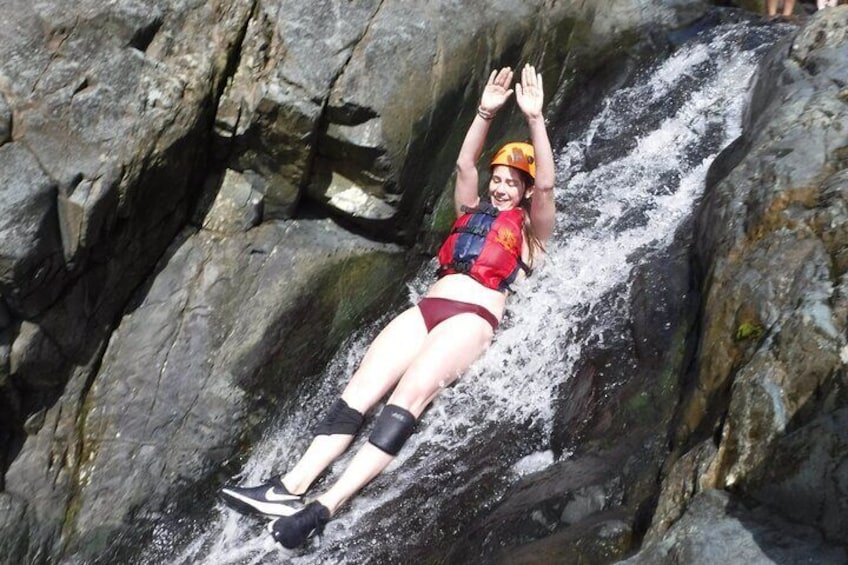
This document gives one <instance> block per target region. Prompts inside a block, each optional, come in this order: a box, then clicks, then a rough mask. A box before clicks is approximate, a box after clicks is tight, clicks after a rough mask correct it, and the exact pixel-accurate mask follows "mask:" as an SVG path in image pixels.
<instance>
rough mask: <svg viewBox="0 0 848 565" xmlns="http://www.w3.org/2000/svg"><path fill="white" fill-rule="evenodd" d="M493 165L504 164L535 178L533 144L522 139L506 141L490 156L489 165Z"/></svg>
mask: <svg viewBox="0 0 848 565" xmlns="http://www.w3.org/2000/svg"><path fill="white" fill-rule="evenodd" d="M495 165H506V166H507V167H513V168H515V169H518V170H519V171H524V172H525V173H527V174H528V175H530V178H532V179H533V180H536V152H535V151H533V146H532V145H530V144H529V143H525V142H523V141H513V142H512V143H507V144H506V145H504V146H503V147H501V148H500V149H498V152H497V153H495V156H494V157H492V162H491V163H490V164H489V166H490V167H494V166H495Z"/></svg>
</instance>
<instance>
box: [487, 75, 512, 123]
mask: <svg viewBox="0 0 848 565" xmlns="http://www.w3.org/2000/svg"><path fill="white" fill-rule="evenodd" d="M511 85H512V69H510V68H509V67H504V68H502V69H500V70H495V71H492V74H491V75H489V81H488V82H487V83H486V87H485V88H483V96H482V98H481V99H480V110H481V111H482V112H483V113H484V114H488V115H494V114H495V112H497V111H498V110H500V108H501V106H503V105H504V103H505V102H506V101H507V99H508V98H509V97H510V96H512V88H510V86H511Z"/></svg>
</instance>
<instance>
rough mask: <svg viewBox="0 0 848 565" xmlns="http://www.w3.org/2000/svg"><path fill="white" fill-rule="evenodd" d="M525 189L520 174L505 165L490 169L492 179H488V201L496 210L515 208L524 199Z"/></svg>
mask: <svg viewBox="0 0 848 565" xmlns="http://www.w3.org/2000/svg"><path fill="white" fill-rule="evenodd" d="M526 189H527V187H526V186H524V179H523V178H522V176H521V173H520V172H519V171H518V170H517V169H514V168H512V167H507V166H506V165H495V166H494V167H492V178H490V179H489V200H490V201H491V202H492V205H493V206H494V207H495V208H497V209H498V210H511V209H513V208H517V207H518V206H519V205H520V204H521V201H522V200H523V199H524V193H525V191H526Z"/></svg>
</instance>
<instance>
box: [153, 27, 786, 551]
mask: <svg viewBox="0 0 848 565" xmlns="http://www.w3.org/2000/svg"><path fill="white" fill-rule="evenodd" d="M748 33H751V30H750V28H748V27H747V26H745V25H744V24H743V25H733V26H726V27H721V28H717V29H714V30H712V31H711V32H710V36H711V37H710V38H709V39H700V40H694V41H692V42H690V44H689V45H685V46H683V47H681V48H680V49H679V50H678V51H677V52H676V53H675V54H673V55H672V56H671V57H670V58H669V59H668V60H666V61H664V62H662V63H660V64H658V65H657V66H656V67H655V68H654V69H652V70H650V72H647V73H646V74H645V75H644V77H643V79H642V80H641V81H638V82H639V83H638V84H637V85H636V86H633V87H631V88H627V89H623V90H620V91H618V92H616V93H614V94H613V95H611V96H610V97H609V98H608V99H607V100H606V101H604V104H603V105H602V109H601V111H600V112H599V113H598V115H597V116H596V117H595V118H594V119H593V120H592V121H591V123H590V124H589V126H588V127H587V128H586V131H585V132H584V134H583V135H582V136H581V137H580V138H578V139H574V140H571V141H569V142H568V143H567V144H565V146H564V147H563V148H562V150H561V151H560V152H559V154H558V155H557V173H558V175H557V178H558V186H557V208H558V228H557V229H558V232H557V234H556V236H555V239H554V241H552V242H551V243H550V244H549V246H548V256H547V258H546V260H545V262H544V264H543V265H542V266H541V267H540V268H538V269H537V271H536V274H535V275H534V276H533V277H532V278H530V279H529V280H527V281H526V282H524V283H522V284H521V286H520V287H519V289H518V292H517V293H516V294H515V295H514V296H512V297H511V298H510V308H509V313H508V317H507V318H506V319H505V321H504V324H503V326H502V328H501V330H499V332H498V334H497V336H496V339H495V341H494V343H493V344H492V347H491V348H490V349H489V350H488V352H487V353H486V354H485V355H484V356H483V358H481V359H480V360H479V361H478V362H477V363H475V364H474V365H473V366H472V368H471V369H470V370H469V371H468V373H467V374H465V375H464V376H463V377H462V378H461V379H460V380H459V381H458V382H457V383H456V384H455V386H453V387H451V388H449V389H447V390H445V391H444V393H443V394H442V395H441V396H440V397H439V398H438V399H437V400H436V401H435V403H434V405H433V407H432V408H431V409H430V410H429V411H428V412H426V413H425V416H424V418H422V421H421V423H420V424H419V427H418V432H417V433H416V434H415V435H414V436H413V437H412V438H411V439H410V441H409V442H408V443H407V445H406V446H405V447H404V449H403V451H402V452H401V453H400V455H399V456H398V457H397V459H396V461H395V462H393V464H392V465H391V466H390V467H389V468H388V469H387V470H386V472H385V473H384V477H383V478H381V479H380V481H379V488H374V487H369V488H366V489H365V491H364V492H363V493H362V494H361V495H360V496H358V497H357V498H355V499H354V500H353V501H352V502H351V503H350V504H349V505H348V506H347V507H345V508H344V509H343V510H342V512H341V513H340V514H339V516H338V517H337V519H334V520H333V521H332V522H331V523H330V524H329V525H328V527H327V529H326V531H325V535H324V536H323V539H322V540H321V542H320V544H318V543H317V542H316V543H314V544H313V545H312V546H310V548H309V549H308V551H298V552H293V553H287V552H283V551H282V550H280V549H278V548H276V547H275V546H274V544H273V543H272V542H271V539H270V536H269V535H268V534H267V533H266V532H264V530H262V529H261V528H260V527H258V522H257V520H256V519H254V518H245V517H241V516H239V515H237V514H236V513H234V512H232V511H229V510H226V509H225V508H223V507H221V506H218V507H216V509H215V512H214V513H213V515H211V516H210V517H209V520H208V522H206V523H205V524H200V525H198V524H195V525H194V526H193V527H194V528H195V534H194V542H193V543H192V544H191V545H190V546H188V547H182V548H179V549H172V550H169V548H168V547H167V545H168V542H167V541H166V540H167V539H168V538H169V532H168V531H167V530H166V529H163V531H162V532H158V533H157V536H156V539H155V543H154V545H157V544H158V547H154V550H153V551H152V553H155V554H156V555H157V560H158V561H170V562H172V563H210V564H225V563H269V562H279V561H281V560H289V562H292V563H304V564H305V563H342V562H350V563H360V562H366V561H368V557H369V556H370V555H372V552H374V551H375V550H376V548H379V547H380V546H381V544H401V545H403V544H409V546H410V547H412V546H415V544H416V543H418V542H420V540H418V539H417V535H418V532H417V531H415V529H414V528H412V529H410V530H407V529H406V528H407V524H405V523H397V524H394V525H393V524H392V522H391V515H392V509H393V508H395V507H397V508H400V507H401V506H403V505H404V504H409V503H410V499H413V500H412V504H413V505H414V511H413V512H414V514H413V515H417V516H422V517H423V518H422V520H423V521H424V522H426V521H427V520H430V519H432V520H437V519H438V517H439V508H440V506H441V504H442V503H444V501H446V500H448V497H454V496H458V495H460V494H462V493H463V492H472V490H469V489H475V488H476V486H475V485H476V481H478V476H479V475H484V474H485V475H486V476H488V477H492V476H494V477H498V480H499V481H500V482H501V484H503V486H504V488H506V487H507V486H508V485H509V484H510V482H514V481H515V480H517V479H518V477H519V476H520V475H524V474H527V473H531V472H534V471H538V470H540V469H543V468H545V467H546V466H549V465H550V464H552V463H553V462H554V457H553V453H552V452H551V451H550V450H549V449H548V448H547V447H546V445H545V443H546V442H547V437H548V436H549V434H550V432H551V427H552V421H553V415H554V402H555V398H556V394H557V390H558V388H559V387H560V386H561V385H562V383H563V382H564V381H566V380H567V379H568V378H569V377H570V375H571V372H572V369H573V367H574V366H575V363H576V362H577V361H578V359H579V357H580V354H581V351H582V348H583V346H584V344H586V343H589V342H590V341H591V340H595V342H597V340H600V339H602V333H603V330H604V329H605V328H606V327H607V326H606V325H605V323H604V319H597V320H591V322H592V323H591V324H587V323H586V322H587V320H586V316H587V312H589V311H590V310H591V308H592V306H593V305H595V304H597V303H598V301H599V300H601V299H602V298H603V297H605V296H607V297H608V296H609V295H610V293H611V291H612V290H613V289H616V288H619V287H622V285H624V286H623V287H622V288H624V289H626V285H627V283H628V280H629V277H630V274H631V272H632V271H633V269H634V267H635V266H636V265H638V263H639V261H640V260H641V258H642V257H644V255H645V254H646V253H648V252H651V251H654V250H661V249H663V248H665V247H666V246H668V245H669V243H670V242H671V239H672V237H673V235H674V232H675V230H676V229H677V228H678V227H679V226H680V225H681V223H682V222H683V221H684V220H685V219H686V218H687V217H688V216H689V215H691V213H692V208H693V205H694V203H695V201H696V199H697V198H698V197H699V195H700V194H701V192H702V190H703V186H704V179H705V176H706V171H707V169H708V167H709V164H710V163H711V162H712V160H713V159H714V158H715V155H716V154H717V153H718V152H719V151H720V150H721V148H723V147H724V146H726V145H727V144H728V143H729V142H730V141H732V140H733V139H734V138H735V137H737V136H738V135H739V134H740V133H741V132H740V121H741V115H742V112H743V109H744V105H745V103H746V102H747V87H748V82H749V78H750V76H751V74H752V73H753V71H754V68H755V63H756V59H757V58H758V57H759V55H761V54H762V53H761V52H762V50H763V48H762V47H761V48H759V49H757V50H756V51H751V50H748V51H746V50H744V49H746V48H747V49H751V48H752V47H750V46H748V47H743V45H747V44H750V43H752V42H751V41H743V40H742V37H744V36H745V34H748ZM773 40H774V38H772V39H771V41H773ZM761 41H765V39H761ZM658 113H659V114H658ZM656 115H660V116H662V118H661V119H650V118H651V116H656ZM640 122H644V123H647V124H652V125H650V128H649V129H648V130H647V131H638V128H635V130H634V124H637V123H640ZM620 136H627V139H626V140H623V143H622V140H618V141H619V142H620V143H619V144H623V145H625V146H627V147H628V150H627V151H625V152H624V153H626V154H624V155H621V156H615V157H611V158H609V159H596V161H599V162H597V163H593V164H589V162H590V161H592V159H587V156H589V155H591V153H592V151H591V150H592V148H593V147H594V145H593V144H595V143H600V142H601V140H604V142H610V141H612V142H615V141H616V138H617V137H620ZM553 141H554V145H556V146H562V140H553ZM433 272H434V263H431V264H430V265H428V266H427V267H426V268H425V269H422V272H421V274H420V275H419V277H417V278H416V280H414V281H413V282H412V283H411V284H410V301H411V302H412V301H413V300H414V299H415V298H416V297H417V296H418V295H419V294H420V293H421V292H422V291H423V289H425V288H426V287H427V285H428V284H429V283H430V282H432V280H433V279H432V277H433ZM621 296H622V297H625V296H626V292H622V293H621ZM618 302H619V304H617V305H616V306H617V310H616V311H615V312H611V313H610V315H611V316H622V315H626V312H625V311H624V309H625V308H626V300H623V299H622V300H619V301H618ZM389 316H390V314H387V316H386V317H385V318H384V320H382V323H380V324H378V325H377V326H375V327H372V328H367V329H365V330H363V331H362V332H360V335H357V336H354V337H353V338H351V339H350V340H349V342H348V343H347V344H346V345H345V346H344V347H342V348H341V350H340V352H339V354H338V355H337V356H336V358H335V359H334V360H333V362H332V363H331V364H330V367H329V368H328V369H327V371H326V372H325V373H324V377H323V380H322V381H321V382H320V384H319V385H318V386H317V387H316V389H317V390H307V391H304V393H303V396H302V397H301V398H300V399H299V402H298V404H299V406H302V408H301V409H297V410H292V411H291V414H287V415H286V416H285V417H284V418H282V421H281V422H280V424H279V425H278V427H276V428H275V429H273V430H271V431H270V432H269V433H268V434H267V437H266V438H265V439H264V440H263V441H262V442H261V443H260V444H259V445H258V446H256V448H255V450H254V452H253V455H252V457H251V459H250V461H249V462H248V463H247V465H246V466H245V468H244V471H243V474H242V476H241V477H240V478H239V480H240V482H242V483H243V484H256V483H258V482H259V481H261V480H263V479H264V478H266V477H267V476H269V475H270V474H272V473H274V472H280V471H284V470H285V469H286V468H288V467H289V466H291V465H292V464H293V462H294V461H295V460H296V457H297V456H298V455H299V454H300V453H301V452H302V451H303V450H304V449H305V447H306V445H307V442H308V441H309V439H310V437H309V432H308V430H309V429H311V427H312V426H313V424H314V422H315V421H316V420H317V419H319V418H320V417H321V416H322V415H323V413H324V411H325V410H324V409H325V408H326V407H327V406H328V405H329V404H330V403H331V402H332V401H333V399H335V398H336V397H337V396H338V394H339V393H340V391H341V389H342V387H343V386H344V383H345V382H346V380H347V379H348V378H349V376H350V374H351V373H352V372H353V370H354V368H355V367H356V364H357V363H358V361H359V360H360V359H361V357H362V355H363V353H364V351H365V348H366V347H367V344H368V343H369V342H370V340H371V339H372V338H373V336H374V335H375V333H376V331H378V327H379V326H382V325H383V324H384V323H385V322H386V320H387V319H388V318H389ZM578 327H582V328H586V327H590V328H592V329H590V330H588V331H584V333H582V334H579V335H578V333H577V331H576V329H577V328H578ZM504 426H506V427H509V428H511V429H513V430H519V432H520V431H521V430H524V429H526V430H533V432H532V433H530V432H529V431H528V435H532V436H533V437H532V439H531V440H528V445H527V446H526V448H525V449H521V447H520V446H518V447H516V446H512V448H510V449H505V448H503V446H502V445H501V444H500V443H499V442H498V441H497V438H489V437H486V436H485V434H488V433H490V432H491V430H493V429H502V427H504ZM363 435H364V434H363ZM363 441H364V437H360V439H359V440H358V442H357V443H356V444H355V446H354V448H353V449H351V450H349V451H348V453H347V454H346V455H345V456H344V457H343V458H342V459H341V460H340V461H339V462H338V463H337V464H336V465H335V467H334V468H333V470H332V471H331V474H330V476H329V480H332V479H333V478H334V477H335V476H337V475H338V473H339V471H340V469H343V468H344V465H345V463H346V462H347V461H348V460H349V458H350V456H351V455H352V453H353V452H355V450H356V447H357V446H358V445H361V443H362V442H363ZM480 445H484V446H486V448H485V449H486V450H487V451H490V452H491V453H488V454H487V455H489V456H491V457H490V458H488V459H486V461H485V463H475V458H478V459H479V457H478V455H479V454H478V451H479V450H480V447H479V446H480ZM501 449H503V451H502V453H503V454H504V455H503V456H500V455H499V453H501V452H500V451H499V450H501ZM516 453H518V455H515V454H516ZM446 468H447V469H449V472H447V471H446V470H445V469H446ZM484 471H485V472H484ZM446 474H447V475H449V477H446V476H445V475H446ZM422 484H424V485H428V484H431V485H432V486H431V487H430V488H429V490H427V491H426V492H427V494H426V495H422V494H421V488H422V486H421V485H422ZM425 488H426V486H425ZM473 492H482V493H488V494H487V496H490V497H492V498H493V499H492V500H488V501H487V500H482V501H480V504H481V505H486V504H489V505H491V503H494V502H496V498H497V493H494V492H492V491H491V489H489V490H487V489H485V488H481V489H480V490H479V491H478V490H474V491H473ZM501 492H502V490H501ZM374 516H379V518H375V517H374ZM387 516H389V517H388V518H387ZM398 520H400V519H398ZM373 522H380V523H379V524H378V525H375V524H374V523H373ZM371 532H384V533H385V532H389V533H387V534H386V536H387V537H381V536H378V535H376V534H373V533H371ZM164 555H167V557H165V558H164V559H163V558H162V557H163V556H164Z"/></svg>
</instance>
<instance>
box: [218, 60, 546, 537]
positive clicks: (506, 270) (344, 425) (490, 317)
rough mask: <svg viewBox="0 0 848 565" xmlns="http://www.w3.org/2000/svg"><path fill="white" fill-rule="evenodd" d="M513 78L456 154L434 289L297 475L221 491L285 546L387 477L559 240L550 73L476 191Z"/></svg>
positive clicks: (500, 79) (486, 100) (392, 331)
mask: <svg viewBox="0 0 848 565" xmlns="http://www.w3.org/2000/svg"><path fill="white" fill-rule="evenodd" d="M512 79H513V71H512V69H510V68H509V67H505V68H502V69H500V70H497V71H492V74H491V75H490V76H489V80H488V82H487V83H486V86H485V88H484V90H483V95H482V98H481V100H480V105H479V107H478V108H477V115H476V116H475V118H474V121H473V122H472V123H471V126H470V127H469V129H468V133H467V134H466V135H465V140H464V141H463V143H462V147H461V149H460V151H459V157H458V158H457V162H456V187H455V189H454V204H455V207H456V213H457V216H458V219H457V220H456V222H455V223H454V226H453V229H452V230H451V232H450V235H449V236H448V238H447V240H445V242H444V244H442V247H441V249H440V250H439V264H440V268H439V271H438V279H437V280H436V282H435V283H434V284H433V285H432V286H431V287H430V289H429V291H428V292H427V293H426V296H425V297H424V298H422V299H421V301H420V302H419V303H418V304H417V305H416V306H413V307H411V308H409V309H408V310H406V311H404V312H403V313H401V314H400V315H399V316H397V317H396V318H395V319H394V320H392V321H391V322H390V323H389V324H388V325H387V326H386V327H385V329H383V330H382V332H380V334H379V335H378V336H377V337H376V339H375V340H374V342H373V343H372V344H371V346H370V347H369V349H368V351H367V352H366V354H365V357H364V358H363V360H362V363H361V364H360V366H359V368H358V369H357V370H356V372H355V373H354V375H353V377H352V378H351V380H350V382H349V383H348V384H347V386H346V387H345V389H344V391H343V392H342V395H341V398H339V399H337V400H336V401H335V403H334V404H333V405H332V406H331V407H330V409H329V411H328V413H327V415H326V416H325V418H324V420H323V421H321V422H320V423H319V424H318V426H317V427H316V428H315V430H314V433H315V437H314V439H313V440H312V443H311V444H310V445H309V447H308V449H307V450H306V452H305V453H304V454H303V456H302V457H301V458H300V460H299V461H298V462H297V464H296V465H295V466H294V467H293V468H292V469H291V470H289V471H288V473H286V474H285V475H284V476H282V477H279V476H277V477H274V478H272V479H270V480H269V481H268V482H267V483H265V484H262V485H260V486H256V487H248V488H245V487H235V486H227V487H225V488H223V489H222V490H221V497H222V499H223V500H224V502H226V503H227V504H228V505H229V506H231V507H233V508H235V509H236V510H239V511H242V512H259V513H262V514H266V515H270V516H278V518H277V519H276V520H274V521H273V522H272V523H271V524H270V525H269V530H270V531H271V533H272V535H273V536H274V539H275V540H276V541H277V542H279V543H280V544H282V545H283V546H284V547H286V548H289V549H291V548H295V547H297V546H299V545H301V544H303V543H304V542H305V541H306V540H307V539H308V538H309V537H310V536H312V535H313V534H315V533H320V532H321V531H322V530H323V528H324V525H325V524H326V523H327V522H328V521H329V520H330V517H331V516H332V515H333V514H335V513H336V512H337V511H338V509H339V508H340V507H341V506H342V504H344V503H345V502H346V501H347V500H348V499H349V498H350V497H351V496H353V495H354V494H355V493H356V492H358V491H359V490H360V489H361V488H362V487H364V486H365V485H366V484H367V483H368V482H369V481H371V480H372V479H373V478H374V477H376V476H377V475H378V474H379V473H380V472H381V471H382V470H383V469H385V467H386V466H387V465H388V464H389V463H390V462H391V461H392V459H393V458H394V457H395V456H396V455H397V454H398V452H399V451H400V449H401V447H402V446H403V445H404V443H405V442H406V440H407V439H408V438H409V436H410V435H411V434H412V432H413V430H414V428H415V423H416V420H417V418H418V417H419V416H420V415H421V413H422V412H423V411H424V409H425V408H426V407H427V406H428V405H429V404H430V402H431V401H432V400H433V399H434V398H435V397H436V395H438V394H439V392H440V391H441V390H442V389H443V388H445V387H446V386H448V385H449V384H451V383H452V382H453V381H454V380H455V379H456V378H457V377H458V376H459V375H460V374H461V373H462V372H463V371H465V370H466V369H467V368H468V366H469V365H471V363H472V362H474V361H475V360H476V359H477V358H478V357H479V356H480V355H482V353H483V352H484V351H485V350H486V348H487V347H488V346H489V344H490V343H491V341H492V336H493V335H494V333H495V330H497V328H498V324H499V323H500V320H501V318H502V317H503V313H504V309H505V307H506V297H507V292H508V291H509V286H510V284H511V283H512V282H514V281H515V280H516V279H517V278H519V277H522V276H524V275H525V274H529V272H530V266H532V264H533V259H534V257H537V256H538V255H539V254H540V253H541V251H542V250H543V247H542V246H543V243H544V242H546V241H547V240H548V239H549V238H550V237H551V234H552V233H553V229H554V160H553V153H552V151H551V144H550V140H549V139H548V133H547V130H546V129H545V121H544V118H543V116H542V104H543V100H544V92H543V88H542V76H541V75H540V74H539V73H537V72H536V69H535V68H534V67H533V66H531V65H525V66H524V68H523V69H522V71H521V82H520V83H518V84H517V85H516V86H515V98H516V102H517V103H518V107H519V108H520V109H521V112H522V113H523V114H524V116H525V118H526V119H527V126H528V127H529V129H530V141H531V142H532V144H531V143H523V142H514V143H508V144H506V145H505V146H503V147H502V148H501V149H500V150H498V152H497V153H496V154H495V156H494V158H493V159H492V162H491V164H490V170H491V178H490V179H489V184H488V201H487V202H481V200H480V195H479V193H478V172H477V168H476V164H477V160H478V159H479V158H480V155H481V153H482V151H483V144H484V143H485V141H486V136H487V134H488V132H489V124H490V122H491V120H492V119H493V118H494V117H495V114H496V113H497V112H498V110H500V109H501V107H503V105H504V104H505V103H506V102H507V100H508V99H509V97H510V96H511V95H512V94H513V90H512V88H511V86H512ZM392 387H394V391H393V392H392V394H391V396H390V397H389V400H388V402H387V404H386V406H385V408H384V409H383V411H382V412H381V413H380V415H379V416H378V417H377V419H376V420H375V423H374V428H373V431H372V432H371V435H370V436H369V438H368V442H367V443H365V444H364V445H363V446H362V448H361V450H360V451H359V452H358V453H357V454H356V456H355V457H354V458H353V459H352V460H351V462H350V465H349V466H348V467H347V468H346V469H345V471H344V472H343V473H342V475H341V477H340V478H339V479H338V481H336V482H335V483H334V484H333V485H332V486H331V487H330V488H329V490H327V491H326V492H324V493H322V494H320V495H318V496H317V497H315V498H314V499H312V501H311V502H309V503H308V504H306V505H305V506H304V504H303V502H302V498H303V496H304V494H305V493H306V491H307V490H308V489H309V486H310V485H311V484H312V483H313V481H314V480H315V479H316V478H317V477H318V476H319V475H320V474H321V473H322V472H323V471H324V470H325V469H326V468H327V467H328V466H329V465H330V463H332V462H333V460H335V459H336V458H337V457H339V456H340V455H341V454H342V453H343V452H344V451H345V450H346V449H347V447H348V446H349V445H350V444H351V442H352V441H353V437H354V435H355V434H356V433H357V431H358V430H359V428H360V426H361V425H362V421H363V415H364V414H365V412H367V411H368V410H369V409H370V408H371V407H372V406H373V405H374V404H376V403H377V402H378V401H380V399H382V398H383V397H384V396H385V395H386V394H387V393H388V392H389V391H390V390H391V389H392Z"/></svg>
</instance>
